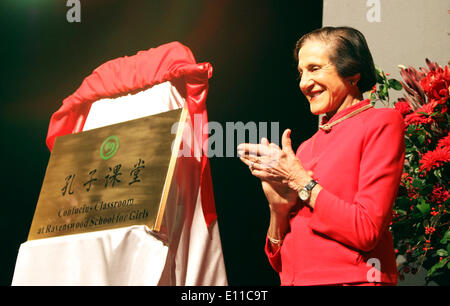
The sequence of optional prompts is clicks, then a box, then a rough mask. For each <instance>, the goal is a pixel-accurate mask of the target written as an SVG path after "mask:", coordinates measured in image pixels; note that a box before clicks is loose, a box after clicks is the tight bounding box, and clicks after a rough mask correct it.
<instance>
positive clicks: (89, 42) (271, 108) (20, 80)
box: [0, 0, 322, 285]
mask: <svg viewBox="0 0 450 306" xmlns="http://www.w3.org/2000/svg"><path fill="white" fill-rule="evenodd" d="M68 10H69V8H68V7H66V1H65V0H2V2H1V4H0V22H1V24H0V31H1V38H0V39H1V45H2V46H1V48H0V49H1V50H0V52H1V56H0V58H1V59H2V65H1V67H2V69H1V82H0V86H1V87H0V107H1V117H0V119H1V120H0V133H1V138H0V140H1V172H0V173H1V196H2V199H1V201H0V205H1V206H0V251H1V253H0V254H1V257H0V265H1V266H0V285H10V284H11V280H12V275H13V272H14V265H15V261H16V257H17V252H18V250H19V247H20V244H21V243H23V242H25V241H26V239H27V235H28V231H29V228H30V225H31V220H32V218H33V214H34V209H35V205H36V203H37V199H38V196H39V192H40V188H41V184H42V181H43V177H44V174H45V169H46V166H47V162H48V158H49V151H48V149H47V147H46V145H45V138H46V135H47V128H48V123H49V120H50V116H51V115H52V113H53V112H55V111H56V110H57V109H58V108H59V107H60V106H61V103H62V100H63V99H64V98H65V97H67V96H69V95H70V94H72V93H73V92H74V91H75V90H76V89H77V88H78V86H79V85H80V84H81V82H82V80H83V79H84V78H85V77H87V76H88V75H89V74H91V72H92V71H93V70H94V69H95V68H96V67H98V66H99V65H101V64H103V63H104V62H106V61H108V60H111V59H114V58H117V57H121V56H125V55H128V56H131V55H134V54H136V53H137V51H139V50H147V49H149V48H151V47H156V46H158V45H161V44H164V43H167V42H170V41H175V40H176V41H180V42H181V43H183V44H185V45H186V46H188V47H189V48H190V49H191V50H192V52H193V53H194V55H195V57H196V60H197V62H210V63H211V64H212V66H213V68H214V72H213V77H212V78H211V80H210V91H209V95H208V100H207V108H208V115H209V120H210V121H217V122H219V123H221V124H222V125H223V126H225V122H237V121H242V122H244V123H246V122H249V121H254V122H256V123H258V122H279V124H280V134H281V133H282V132H283V130H284V129H286V128H291V129H292V130H293V132H292V138H293V147H294V149H296V148H297V146H298V145H299V144H300V143H301V142H302V141H303V140H305V139H306V138H308V137H310V136H311V135H312V134H313V133H314V132H315V130H316V128H317V118H315V117H314V116H312V115H311V114H310V112H309V107H308V105H307V102H306V100H305V99H304V97H303V96H302V94H301V92H300V90H299V88H298V83H297V72H296V67H295V66H296V65H295V62H294V60H293V56H292V55H293V48H294V45H295V42H296V41H297V39H298V38H299V37H300V36H301V35H303V34H305V33H307V32H309V31H311V30H313V29H315V28H318V27H320V26H321V23H322V1H277V0H273V1H269V0H264V1H262V0H260V1H247V0H246V1H237V0H236V1H230V0H171V1H169V0H164V1H162V0H161V1H143V0H142V1H140V0H139V1H138V0H133V1H125V0H123V1H118V0H95V1H86V0H81V23H69V22H67V20H66V13H67V11H68ZM269 126H270V124H269ZM280 136H281V135H280ZM211 169H212V170H211V171H212V177H213V186H214V192H215V199H216V209H217V214H218V222H219V229H220V232H221V239H222V247H223V253H224V258H225V265H226V270H227V276H228V282H229V284H230V285H278V284H279V278H278V275H277V274H276V273H275V272H274V271H273V270H272V268H271V267H270V265H269V263H268V261H267V259H266V256H265V254H264V242H265V235H266V231H267V226H268V216H269V215H268V208H267V202H266V200H265V197H264V195H263V192H262V189H261V187H260V183H259V180H258V179H256V178H253V177H252V176H251V175H250V173H249V171H248V169H247V168H246V167H245V165H244V164H242V163H241V162H240V161H239V160H238V159H237V158H219V157H214V158H211Z"/></svg>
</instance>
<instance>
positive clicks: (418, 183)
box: [412, 179, 423, 189]
mask: <svg viewBox="0 0 450 306" xmlns="http://www.w3.org/2000/svg"><path fill="white" fill-rule="evenodd" d="M412 185H413V187H414V188H419V189H420V188H422V187H423V182H422V180H420V179H415V180H414V181H413V183H412Z"/></svg>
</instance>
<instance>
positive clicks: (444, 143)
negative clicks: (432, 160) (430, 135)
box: [437, 132, 450, 148]
mask: <svg viewBox="0 0 450 306" xmlns="http://www.w3.org/2000/svg"><path fill="white" fill-rule="evenodd" d="M437 147H438V148H444V147H446V148H450V132H449V133H447V136H445V137H443V138H441V139H439V141H438V144H437Z"/></svg>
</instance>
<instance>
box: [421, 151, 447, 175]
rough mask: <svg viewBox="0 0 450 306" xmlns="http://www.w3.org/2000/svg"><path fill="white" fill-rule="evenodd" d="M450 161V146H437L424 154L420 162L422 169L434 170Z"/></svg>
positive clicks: (426, 170)
mask: <svg viewBox="0 0 450 306" xmlns="http://www.w3.org/2000/svg"><path fill="white" fill-rule="evenodd" d="M448 161H450V148H449V147H441V148H436V150H434V151H428V152H426V153H425V154H423V155H422V158H421V160H420V161H419V163H420V168H419V169H420V171H425V173H427V172H428V171H430V170H432V169H433V168H435V167H440V166H442V164H444V163H446V162H448Z"/></svg>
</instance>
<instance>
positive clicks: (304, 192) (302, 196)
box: [298, 189, 309, 201]
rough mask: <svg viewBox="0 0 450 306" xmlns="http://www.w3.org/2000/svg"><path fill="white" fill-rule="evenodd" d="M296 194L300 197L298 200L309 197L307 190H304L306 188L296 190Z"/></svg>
mask: <svg viewBox="0 0 450 306" xmlns="http://www.w3.org/2000/svg"><path fill="white" fill-rule="evenodd" d="M298 196H299V197H300V200H302V201H306V200H308V198H309V191H308V190H306V189H301V190H300V191H299V192H298Z"/></svg>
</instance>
